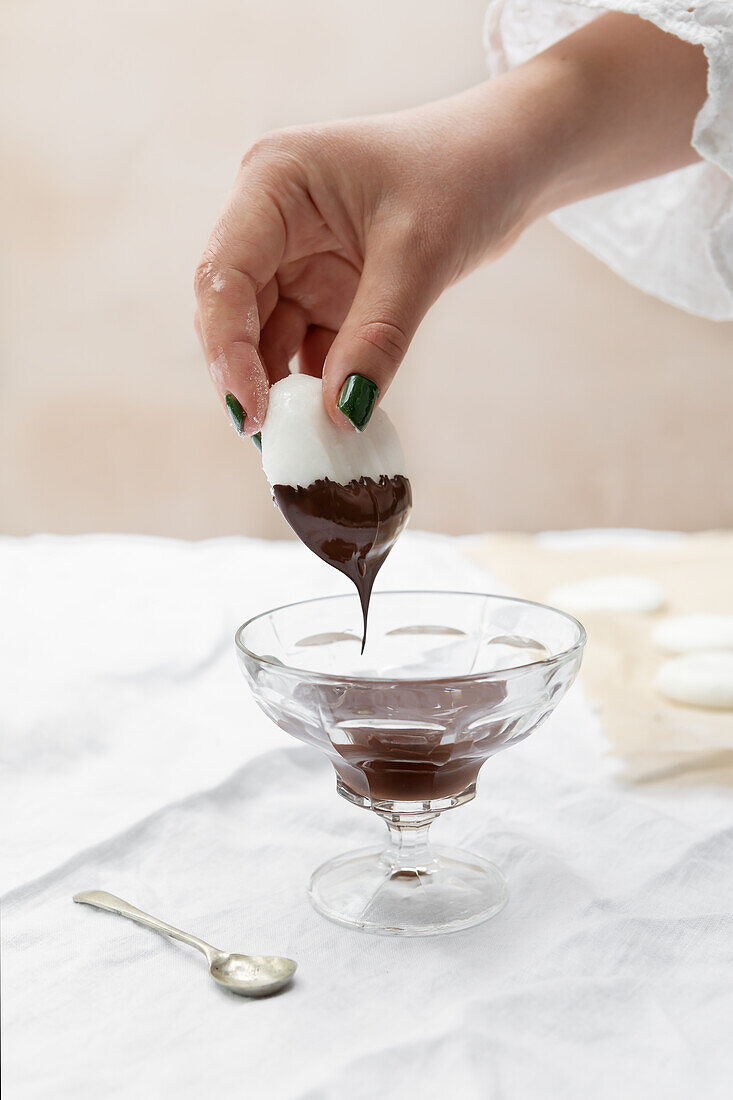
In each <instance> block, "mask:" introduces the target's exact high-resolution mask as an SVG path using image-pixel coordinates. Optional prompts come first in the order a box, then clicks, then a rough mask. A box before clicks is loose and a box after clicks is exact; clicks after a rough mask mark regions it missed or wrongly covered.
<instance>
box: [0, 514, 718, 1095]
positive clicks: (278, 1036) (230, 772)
mask: <svg viewBox="0 0 733 1100" xmlns="http://www.w3.org/2000/svg"><path fill="white" fill-rule="evenodd" d="M380 582H381V583H380V587H382V588H398V587H419V586H426V587H427V586H430V587H445V586H446V584H448V585H450V586H451V587H454V588H459V589H482V590H487V589H492V588H493V589H495V590H496V588H497V586H496V585H495V584H494V582H493V580H492V578H491V577H489V576H488V575H487V574H485V573H483V572H482V571H480V570H479V569H478V568H477V567H476V566H474V565H471V564H469V563H468V562H467V561H466V559H465V558H464V557H463V555H462V553H461V551H460V540H451V539H448V538H439V537H433V536H421V535H409V534H408V535H407V536H406V537H405V538H404V539H403V540H401V542H400V544H399V545H398V546H397V548H396V549H395V551H394V553H393V555H392V556H391V558H390V560H389V561H388V563H387V565H386V566H385V569H384V571H383V576H382V577H380ZM0 585H1V586H2V591H1V592H0V606H2V610H3V615H2V625H1V627H0V662H1V663H0V668H1V669H2V689H1V695H0V722H1V724H2V773H1V776H2V778H1V780H0V783H1V789H0V796H1V801H0V808H1V812H2V815H3V818H4V819H5V821H4V828H3V830H2V877H3V890H4V896H3V903H2V908H3V922H2V933H3V941H4V942H3V1012H4V1017H5V1027H4V1036H3V1038H4V1042H3V1048H4V1050H3V1054H4V1061H3V1070H4V1075H5V1084H6V1094H7V1096H8V1098H10V1097H12V1098H13V1100H36V1098H38V1100H48V1098H49V1097H53V1098H54V1100H65V1098H67V1097H68V1098H70V1100H71V1098H72V1097H73V1098H74V1100H92V1098H94V1100H99V1098H100V1097H103V1098H105V1100H106V1098H107V1097H110V1098H115V1100H116V1098H130V1100H139V1098H140V1097H145V1098H146V1100H157V1098H162V1100H163V1098H165V1100H168V1098H170V1097H172V1096H175V1097H177V1098H179V1100H188V1098H199V1097H200V1098H205V1100H209V1098H211V1097H215V1096H225V1095H226V1096H239V1095H243V1096H248V1097H253V1098H256V1100H332V1098H333V1100H335V1098H343V1097H344V1096H349V1097H351V1098H353V1100H367V1098H368V1100H374V1098H375V1097H379V1096H384V1097H389V1098H391V1097H397V1096H399V1097H403V1096H412V1095H415V1096H418V1095H419V1096H421V1097H426V1098H433V1097H444V1096H445V1095H457V1096H461V1097H465V1098H467V1100H472V1098H477V1100H478V1098H481V1100H487V1098H489V1100H493V1098H497V1100H498V1098H511V1100H518V1098H521V1100H527V1098H534V1097H541V1098H547V1100H555V1098H557V1097H562V1098H563V1100H573V1098H575V1097H578V1098H581V1097H582V1100H587V1097H588V1095H589V1094H592V1095H593V1097H594V1098H595V1100H605V1098H608V1100H617V1098H618V1097H619V1096H624V1097H628V1098H630V1100H635V1098H638V1100H641V1098H646V1097H648V1096H651V1095H658V1096H663V1097H664V1098H665V1100H683V1098H685V1100H687V1098H689V1097H690V1096H692V1095H702V1096H705V1097H706V1100H722V1098H723V1097H725V1098H727V1097H728V1096H729V1095H730V1091H729V1090H730V1076H731V1072H733V1052H732V1050H731V1044H730V1023H731V1018H732V1016H733V982H732V981H731V979H732V978H733V966H732V962H731V949H730V944H731V937H732V935H733V888H732V882H731V879H732V872H731V868H732V867H733V805H732V801H731V795H730V792H729V791H728V790H726V789H725V788H724V787H722V786H716V785H713V784H712V783H708V784H706V785H694V784H692V783H690V782H689V781H688V782H687V783H686V784H681V783H678V784H677V785H674V784H672V783H667V784H664V785H657V786H648V787H638V788H631V787H628V786H624V785H622V784H621V783H620V781H619V780H618V779H617V778H616V777H615V776H614V771H613V768H612V766H611V765H610V763H609V762H608V760H607V759H606V758H605V756H604V743H603V738H602V732H601V730H600V729H599V727H598V723H597V720H596V719H595V717H594V715H593V714H592V712H591V711H590V709H589V707H588V705H587V704H586V702H585V701H584V698H583V694H582V687H581V686H580V685H576V686H575V687H574V688H573V689H572V690H571V692H570V693H569V694H568V696H567V698H566V699H565V700H564V701H563V703H562V704H561V706H560V707H559V708H558V710H557V712H556V713H555V714H554V715H553V716H552V718H551V719H550V720H549V721H548V722H547V723H546V724H545V725H544V726H543V727H542V728H541V730H539V731H538V732H537V733H535V734H534V735H533V736H532V737H530V738H529V739H528V740H527V741H525V742H524V743H522V744H520V745H518V746H516V747H515V748H513V749H511V750H509V751H507V752H505V753H501V754H499V755H498V756H497V757H496V758H495V759H494V760H492V761H490V762H489V763H488V764H487V765H486V767H485V769H484V771H483V774H482V777H481V783H480V791H479V796H478V798H477V799H476V800H475V801H474V802H472V803H471V804H469V805H467V806H465V807H462V808H461V809H459V810H456V811H455V812H450V813H447V814H445V815H443V817H442V818H441V820H440V821H439V822H438V823H437V824H436V826H435V829H434V831H435V834H436V840H437V841H440V840H443V841H445V842H448V843H454V844H460V845H464V846H466V847H468V848H470V849H474V850H476V851H477V852H479V853H482V854H485V855H487V856H489V857H491V858H494V859H495V860H496V861H497V862H498V863H499V864H500V865H501V866H502V867H503V869H504V870H505V872H506V874H507V877H508V879H509V884H510V892H511V897H510V901H509V904H508V906H507V908H506V909H505V910H504V912H503V913H502V914H501V915H500V916H498V917H496V918H495V919H494V920H492V921H489V922H488V923H487V924H485V925H483V926H480V927H478V928H475V929H472V930H470V931H468V932H464V933H460V934H456V935H452V936H445V937H436V938H433V939H422V940H420V939H407V940H403V939H389V938H380V937H372V936H367V935H363V934H360V933H358V932H356V931H352V930H348V929H344V928H341V927H339V926H337V925H333V924H330V923H329V922H328V921H326V920H324V919H323V918H322V917H320V916H319V915H317V914H316V913H315V912H314V911H313V910H312V909H311V908H310V906H309V903H308V901H307V898H306V894H305V887H306V883H307V879H308V876H309V874H310V871H311V870H312V869H314V868H315V867H316V866H317V865H318V864H319V863H320V862H321V861H322V860H324V859H327V858H329V857H330V856H332V855H334V854H336V853H338V852H340V851H343V850H345V849H347V848H350V847H361V846H364V845H366V844H371V843H374V844H375V846H376V844H378V843H379V842H380V841H381V831H382V830H383V826H382V825H381V824H380V823H379V822H378V821H377V820H376V819H375V818H374V817H373V815H371V814H368V813H365V812H362V811H359V810H358V809H356V808H355V807H353V806H350V805H348V804H347V803H345V802H343V801H342V800H341V799H339V798H338V797H337V796H336V794H335V790H334V782H333V775H332V773H331V770H330V766H329V765H328V764H327V762H326V761H325V759H323V758H321V757H320V756H319V755H318V753H316V752H315V751H314V750H312V749H309V748H307V747H305V746H302V745H299V744H298V743H297V742H295V741H292V740H291V739H290V738H288V737H287V736H286V735H285V734H284V733H282V732H281V731H279V730H278V729H277V728H276V727H275V726H273V725H272V724H271V723H270V722H269V720H268V719H267V718H266V717H265V716H264V715H263V714H261V713H260V712H259V711H258V709H257V708H256V706H255V704H254V703H253V701H252V700H251V698H250V697H249V694H248V691H247V688H246V685H245V683H244V680H243V679H242V677H241V676H240V674H239V672H238V670H237V667H236V662H235V657H234V647H233V640H232V636H233V632H234V629H235V627H236V626H237V625H238V623H239V622H241V621H242V620H243V619H245V618H247V617H248V616H249V615H251V614H254V613H256V612H257V611H259V610H263V609H265V608H267V607H269V606H274V605H276V604H279V603H282V602H287V601H288V600H291V599H297V598H307V597H309V596H313V595H316V594H320V593H329V592H335V591H345V590H346V588H347V584H346V582H345V581H344V579H343V578H341V577H340V576H338V575H336V574H334V573H333V572H332V571H330V570H329V569H328V568H327V567H326V566H325V565H323V563H321V562H319V561H318V560H317V559H316V558H314V557H313V556H312V555H310V554H309V553H308V552H307V551H306V550H305V549H304V548H303V547H302V546H301V545H299V544H297V543H269V542H268V543H265V542H259V541H255V540H245V539H225V540H216V541H210V542H202V543H196V544H186V543H182V542H174V541H166V540H161V539H150V538H136V537H130V536H87V537H79V538H56V537H49V536H41V537H35V538H31V539H27V540H12V539H5V540H0ZM92 888H102V889H108V890H111V891H113V892H115V893H118V894H120V895H122V896H123V897H125V898H128V899H129V900H130V901H132V902H134V903H136V904H138V905H139V906H141V907H142V908H144V909H148V910H149V911H150V912H152V913H154V914H156V915H159V916H161V917H163V918H164V919H168V920H169V921H171V922H173V923H174V924H177V925H179V926H180V927H183V928H185V929H190V930H191V931H194V932H197V933H199V934H200V935H201V936H203V937H204V938H205V939H208V940H210V941H211V942H213V943H215V944H216V945H217V946H222V947H225V948H227V949H230V950H242V951H252V952H262V953H270V952H276V953H284V954H287V955H291V956H293V957H294V958H296V959H297V960H298V962H299V964H300V968H299V971H298V974H297V976H296V982H295V984H294V986H293V988H292V989H291V990H289V991H288V992H286V993H284V994H282V995H280V996H278V997H275V998H272V999H270V1000H267V1001H247V1000H244V999H239V998H236V997H234V996H232V995H230V994H228V993H226V992H225V991H223V990H221V989H219V988H218V987H216V986H215V985H214V984H213V982H211V980H210V979H209V978H208V976H207V974H206V968H205V963H204V960H203V958H202V957H201V956H200V955H198V954H197V953H196V952H194V951H192V950H191V949H190V948H186V947H184V946H183V945H182V944H177V943H173V942H172V941H170V940H167V939H165V938H164V937H161V936H158V935H156V934H155V933H153V932H150V931H148V930H146V929H143V928H140V927H138V926H135V925H133V924H131V923H129V922H128V921H125V920H123V919H122V918H119V917H114V916H111V915H108V914H105V913H100V912H96V911H94V910H92V909H88V908H86V907H80V906H75V905H73V904H72V902H71V896H72V894H73V893H75V892H76V891H78V890H83V889H92Z"/></svg>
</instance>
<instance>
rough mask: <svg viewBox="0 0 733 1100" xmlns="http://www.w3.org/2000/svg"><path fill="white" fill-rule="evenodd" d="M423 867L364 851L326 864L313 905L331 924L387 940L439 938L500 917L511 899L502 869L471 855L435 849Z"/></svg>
mask: <svg viewBox="0 0 733 1100" xmlns="http://www.w3.org/2000/svg"><path fill="white" fill-rule="evenodd" d="M431 855H432V858H431V859H430V861H429V862H428V863H427V864H425V865H424V866H418V867H415V868H406V867H405V866H404V865H403V866H402V867H397V866H395V864H394V862H392V861H391V860H390V858H389V853H388V852H387V853H385V852H375V851H373V850H371V849H365V850H362V851H360V852H347V853H346V854H345V855H342V856H337V857H336V859H331V860H329V861H328V863H324V864H323V865H322V866H321V867H319V868H318V870H317V871H315V872H314V874H313V877H312V878H311V882H310V888H309V891H308V893H309V896H310V900H311V902H312V904H313V906H314V907H315V908H316V909H317V910H318V912H319V913H322V914H323V916H324V917H328V919H329V920H332V921H336V922H337V923H338V924H345V925H349V926H350V927H352V928H361V929H362V930H363V931H364V932H374V933H377V934H379V935H382V936H438V935H441V934H442V933H445V932H458V931H460V930H461V929H463V928H471V927H472V925H474V924H480V923H481V922H482V921H485V920H488V919H489V917H493V916H495V915H496V914H497V913H498V912H500V910H502V909H503V908H504V906H505V905H506V902H507V898H508V896H509V893H508V890H507V884H506V880H505V878H504V876H503V875H502V873H501V871H500V870H499V868H498V867H495V866H494V864H493V863H489V861H488V860H485V859H482V858H481V857H480V856H476V855H473V854H472V853H471V852H462V851H460V850H458V849H456V848H441V847H436V848H433V849H432V850H431Z"/></svg>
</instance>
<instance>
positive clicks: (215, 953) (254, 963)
mask: <svg viewBox="0 0 733 1100" xmlns="http://www.w3.org/2000/svg"><path fill="white" fill-rule="evenodd" d="M74 901H76V902H78V903H79V904H80V905H93V906H94V907H95V908H96V909H106V910H107V911H108V912H110V913H119V915H120V916H121V917H129V919H130V920H134V921H137V923H138V924H144V925H145V926H146V927H147V928H153V929H155V931H156V932H162V933H163V934H164V935H166V936H170V937H171V938H172V939H174V940H180V941H181V943H187V944H188V945H189V947H195V948H196V950H197V951H200V952H201V954H202V955H205V956H206V961H207V962H208V964H209V973H210V974H211V976H212V978H213V979H214V981H216V982H218V983H219V985H223V986H224V987H225V989H230V990H231V991H232V993H239V994H241V995H242V996H243V997H267V996H268V995H269V994H270V993H277V991H278V989H282V988H283V987H284V986H286V985H287V984H288V982H289V981H290V979H291V978H292V976H293V974H294V973H295V970H296V967H297V965H298V964H297V963H295V962H293V960H292V959H284V958H281V957H280V956H279V955H228V954H227V953H226V952H225V951H219V949H218V948H216V947H212V946H211V944H208V943H204V941H203V940H200V939H199V938H198V937H197V936H192V935H190V933H188V932H181V930H180V928H174V927H173V925H171V924H166V923H165V921H162V920H158V918H157V917H151V916H150V915H149V914H148V913H143V912H142V910H141V909H136V908H135V906H134V905H130V903H129V901H123V900H122V898H116V897H115V895H114V894H108V893H107V891H106V890H84V891H83V892H82V893H81V894H74Z"/></svg>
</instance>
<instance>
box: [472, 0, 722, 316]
mask: <svg viewBox="0 0 733 1100" xmlns="http://www.w3.org/2000/svg"><path fill="white" fill-rule="evenodd" d="M603 11H623V12H628V13H629V14H634V15H640V16H642V18H644V19H648V20H649V21H650V22H652V23H655V24H656V25H657V26H658V27H660V28H661V29H662V30H664V31H667V32H669V33H670V34H674V35H676V36H677V37H678V38H682V39H684V40H685V41H687V42H693V43H695V44H696V45H701V46H703V47H704V50H705V54H706V56H707V59H708V70H709V71H708V98H707V100H706V102H705V104H704V105H703V107H702V110H701V111H700V113H699V114H698V116H697V119H696V120H695V127H694V131H693V145H694V147H695V148H696V149H697V151H698V152H699V154H700V156H701V157H702V158H703V160H702V162H701V163H698V164H693V165H690V166H689V167H687V168H682V169H680V170H679V171H676V172H669V173H667V174H666V175H664V176H658V177H657V178H656V179H652V180H645V181H644V182H642V183H636V184H633V185H632V186H630V187H623V188H620V189H619V190H617V191H611V192H609V193H608V194H605V195H598V196H596V197H594V198H592V199H585V200H584V201H583V202H578V203H574V204H573V205H571V206H566V207H565V208H564V209H562V210H559V211H557V212H556V213H555V214H553V215H552V220H553V221H554V222H555V223H556V224H557V225H558V226H560V228H561V229H563V230H564V231H565V232H566V233H568V234H569V236H571V237H573V238H574V239H575V240H576V241H578V242H579V243H580V244H582V245H584V246H585V247H586V248H587V249H588V250H589V251H590V252H592V253H594V255H596V256H598V257H599V258H600V259H602V260H604V261H605V263H607V264H608V265H609V267H611V268H613V270H614V271H616V272H618V274H619V275H622V276H623V277H624V278H625V279H628V281H629V282H631V283H634V284H635V285H636V286H638V287H640V288H641V289H642V290H645V291H647V292H648V293H650V294H655V295H657V297H659V298H662V299H664V300H665V301H667V302H671V303H672V304H673V305H676V306H681V307H682V308H683V309H687V310H690V311H691V312H693V313H699V314H701V315H702V316H704V317H710V318H713V319H715V320H730V319H733V0H584V2H583V3H577V2H575V0H492V3H491V5H490V7H489V9H488V11H487V13H486V24H485V43H486V51H487V58H488V63H489V68H490V70H491V72H492V75H496V74H498V73H500V72H503V71H505V70H506V69H507V68H512V67H513V66H515V65H519V64H521V62H523V61H526V60H527V59H528V58H529V57H531V56H532V55H534V54H536V53H539V52H540V51H541V50H544V49H546V48H547V47H548V46H550V45H552V43H553V42H557V41H558V40H559V39H560V38H564V37H565V36H566V35H568V34H570V33H572V31H574V30H576V29H577V28H578V27H580V26H582V25H583V24H584V23H587V22H589V21H590V20H591V19H594V18H596V16H597V15H599V14H600V13H601V12H603Z"/></svg>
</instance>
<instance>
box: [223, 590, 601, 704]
mask: <svg viewBox="0 0 733 1100" xmlns="http://www.w3.org/2000/svg"><path fill="white" fill-rule="evenodd" d="M380 596H474V597H480V598H481V599H491V600H503V601H505V602H506V603H520V604H524V605H525V606H528V607H539V608H541V609H542V610H543V611H551V612H552V613H553V614H554V615H561V616H562V618H564V619H567V620H568V621H569V622H571V623H573V624H574V626H575V627H576V629H577V631H578V639H577V641H576V642H574V644H573V645H571V646H568V648H567V649H564V650H562V652H561V653H556V654H554V655H553V656H552V657H542V658H540V659H539V660H535V661H527V662H525V663H524V664H522V665H512V666H511V668H504V669H496V670H495V671H493V672H470V673H467V674H466V675H464V676H426V677H424V678H422V679H421V678H419V677H416V678H415V679H414V680H413V682H414V683H417V684H459V683H470V682H471V681H476V680H497V679H499V678H501V679H506V678H507V676H508V675H510V674H512V675H513V674H514V673H520V672H526V671H527V669H530V668H542V667H543V666H544V667H549V666H551V665H555V664H559V663H560V662H562V661H566V660H568V658H570V657H571V656H572V655H573V654H575V653H578V652H582V651H583V649H584V648H585V644H586V642H587V640H588V635H587V632H586V629H585V627H584V626H583V624H582V623H581V622H580V620H579V619H576V618H575V616H574V615H571V614H570V613H569V612H567V611H561V610H560V609H559V608H558V607H552V605H551V604H546V603H540V602H539V601H538V600H524V599H522V598H521V597H520V596H502V595H500V594H499V593H497V592H493V593H492V592H473V591H465V592H463V591H460V590H456V589H450V588H399V589H380V591H379V592H374V593H373V594H372V599H375V598H378V597H380ZM348 599H355V600H357V602H358V596H357V594H356V593H355V592H354V593H351V592H341V593H334V594H333V595H331V596H314V597H311V598H310V599H308V600H292V601H291V602H290V603H284V604H280V605H279V606H278V607H271V608H270V609H269V610H268V611H260V612H258V613H257V614H256V615H252V616H251V617H250V618H249V619H247V620H246V621H245V622H243V623H242V625H241V626H239V627H238V628H237V630H236V632H235V634H234V644H235V645H236V647H237V649H238V650H239V651H240V652H241V653H243V654H244V655H245V656H246V657H250V658H251V659H252V660H253V661H255V662H257V664H259V665H265V666H267V667H269V668H273V669H277V671H278V672H279V673H285V674H287V675H290V676H295V677H297V678H298V679H299V680H314V681H321V680H326V681H328V682H329V683H337V684H343V683H349V684H366V685H370V686H373V685H374V684H384V685H392V684H404V683H406V682H409V681H406V680H405V679H404V678H400V677H386V676H352V675H346V674H344V673H341V674H337V673H334V672H314V671H313V669H308V668H298V667H297V666H296V665H285V664H283V663H282V662H280V661H277V660H272V659H269V660H268V658H267V657H265V656H263V655H262V654H260V653H255V652H254V651H253V650H251V649H248V648H247V646H246V645H245V644H244V642H243V641H242V633H243V631H245V630H246V629H247V627H248V626H251V625H252V623H254V622H256V621H257V620H258V619H264V618H265V616H266V615H274V614H276V613H277V612H278V611H287V610H288V609H289V608H291V607H300V606H303V605H305V604H314V603H325V601H326V600H348Z"/></svg>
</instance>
